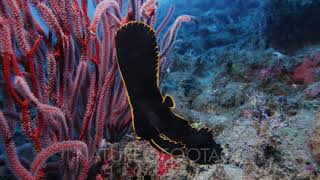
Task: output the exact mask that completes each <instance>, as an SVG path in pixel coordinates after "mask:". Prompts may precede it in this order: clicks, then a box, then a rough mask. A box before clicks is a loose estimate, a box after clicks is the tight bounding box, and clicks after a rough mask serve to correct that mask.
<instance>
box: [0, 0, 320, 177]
mask: <svg viewBox="0 0 320 180" xmlns="http://www.w3.org/2000/svg"><path fill="white" fill-rule="evenodd" d="M319 15H320V1H319V0H198V1H187V0H158V1H156V0H104V1H102V0H81V1H78V0H61V1H57V0H41V1H38V0H0V60H1V61H0V139H1V141H0V179H196V180H200V179H203V180H205V179H236V180H237V179H318V178H319V173H320V172H319V168H320V166H319V165H320V113H319V108H320V103H319V98H320V71H319V69H318V67H319V66H320V46H319V45H320V16H319ZM131 21H140V22H143V23H145V24H148V26H150V27H151V28H153V29H155V33H156V36H157V39H158V44H159V53H160V54H159V55H160V61H159V66H160V67H159V68H160V90H161V93H162V94H164V95H170V96H172V97H173V99H174V102H175V108H174V109H172V111H173V112H174V114H176V115H178V116H181V117H183V118H184V119H185V120H187V121H188V122H189V125H190V126H192V127H193V128H195V129H198V130H199V131H200V129H207V128H208V129H210V130H211V131H210V133H212V139H214V140H215V142H217V143H218V144H219V145H221V147H222V148H223V151H222V155H221V160H219V161H217V162H215V163H214V164H198V163H196V162H194V161H191V160H189V159H188V158H186V157H185V156H179V157H176V156H171V155H170V154H166V153H163V152H161V151H159V150H158V149H156V148H154V147H153V146H151V145H150V143H149V142H148V141H145V140H138V139H137V137H136V134H135V132H134V129H133V127H132V123H131V121H132V114H131V109H130V104H129V102H128V99H127V96H126V89H125V86H124V84H123V82H122V79H121V76H120V73H119V70H118V67H117V63H116V56H117V52H116V49H115V44H114V38H115V36H116V32H117V30H118V29H119V28H120V27H121V26H123V25H125V24H127V23H129V22H131ZM137 63H139V62H137ZM129 68H130V67H129ZM168 126H170V124H168Z"/></svg>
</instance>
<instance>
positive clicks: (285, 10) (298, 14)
mask: <svg viewBox="0 0 320 180" xmlns="http://www.w3.org/2000/svg"><path fill="white" fill-rule="evenodd" d="M266 9H267V12H266V16H267V22H266V37H267V42H268V44H269V45H270V46H272V47H274V48H278V49H282V50H295V49H297V48H301V47H303V46H305V45H307V44H310V43H312V44H314V43H317V42H319V41H320V16H319V11H320V2H319V1H318V0H292V1H284V0H270V2H269V4H268V6H267V7H266Z"/></svg>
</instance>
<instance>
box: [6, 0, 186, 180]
mask: <svg viewBox="0 0 320 180" xmlns="http://www.w3.org/2000/svg"><path fill="white" fill-rule="evenodd" d="M88 4H89V2H88V1H87V0H82V1H81V2H80V1H77V0H61V1H57V0H42V1H39V0H0V58H1V62H0V64H1V65H0V68H1V73H0V79H1V85H0V89H1V93H2V94H3V97H2V99H1V101H0V105H1V110H0V135H1V139H2V142H1V143H2V146H3V147H4V151H3V152H4V154H2V157H5V158H6V159H7V161H6V163H7V164H6V165H7V166H8V167H10V170H11V172H12V173H13V174H14V175H15V176H16V177H18V178H20V179H35V178H40V179H41V178H44V177H45V175H46V172H47V171H48V169H50V170H52V169H54V170H55V171H56V172H58V173H60V174H61V175H63V177H65V178H72V177H73V178H74V177H78V179H86V177H87V172H88V171H89V169H90V167H91V165H92V163H93V159H94V155H95V152H96V150H97V148H98V147H99V145H100V143H101V141H102V139H106V140H108V141H111V142H112V141H116V140H118V139H119V138H120V137H121V135H123V134H124V133H126V132H127V131H130V129H131V124H130V122H131V113H130V107H129V104H128V101H127V97H126V94H125V89H124V86H123V84H122V81H121V78H120V76H119V74H118V69H117V65H116V63H115V57H116V53H115V45H114V43H113V40H114V36H115V32H116V30H117V29H118V28H119V27H120V26H121V25H123V24H125V23H127V22H130V21H140V22H144V23H146V24H148V25H150V26H151V27H153V28H155V29H156V32H157V35H158V34H159V33H160V32H161V31H163V30H164V29H165V27H166V26H167V23H168V20H169V19H170V17H171V15H172V14H173V7H171V8H170V10H168V15H167V16H166V17H165V19H164V20H163V21H161V22H159V23H156V19H157V18H156V14H157V6H158V3H157V2H156V1H155V0H147V1H143V0H130V1H123V0H104V1H100V0H93V2H92V4H94V6H95V11H94V17H93V18H89V16H88ZM124 6H126V7H124ZM34 9H35V11H36V13H37V14H38V15H39V17H40V18H41V21H43V22H44V23H45V24H46V26H47V28H48V29H45V28H44V27H43V26H41V25H40V21H39V19H36V17H35V16H34V14H35V13H34V12H31V10H33V11H34ZM91 19H92V20H91ZM190 19H191V18H190V17H189V16H186V15H184V16H181V17H178V18H177V19H176V21H175V22H174V24H173V25H172V26H170V28H168V30H167V31H166V32H165V33H164V36H163V38H162V42H161V47H160V53H161V63H165V59H166V58H165V57H166V55H167V53H168V52H169V50H170V48H171V47H172V45H173V42H174V39H175V36H176V33H177V30H178V29H179V27H180V25H181V23H182V22H187V21H190ZM156 24H157V26H156V27H155V25H156ZM47 30H48V32H49V33H46V31H47ZM158 41H159V38H158ZM17 126H20V127H21V131H22V134H23V136H24V137H25V138H26V140H27V143H28V144H31V147H32V148H33V150H34V152H35V155H34V157H32V158H31V159H32V161H30V162H29V161H28V160H27V158H23V159H24V160H23V161H21V158H20V159H19V158H18V155H17V154H18V151H19V149H20V148H21V147H16V146H15V139H14V138H13V133H15V131H16V130H17ZM66 151H68V152H69V153H64V152H66ZM57 153H58V154H59V153H60V154H61V155H60V156H59V157H60V160H59V161H56V162H53V164H54V166H53V167H50V168H47V160H48V158H49V157H51V156H53V155H54V154H57ZM74 162H79V163H74ZM51 166H52V164H51ZM62 167H63V168H62Z"/></svg>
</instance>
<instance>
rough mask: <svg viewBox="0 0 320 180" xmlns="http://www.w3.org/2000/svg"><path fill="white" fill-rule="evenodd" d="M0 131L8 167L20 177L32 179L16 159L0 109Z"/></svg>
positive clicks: (9, 132) (9, 134)
mask: <svg viewBox="0 0 320 180" xmlns="http://www.w3.org/2000/svg"><path fill="white" fill-rule="evenodd" d="M0 133H1V137H2V140H3V142H4V144H5V151H6V154H7V158H8V162H9V165H10V168H11V169H12V171H13V172H14V174H15V175H16V176H17V177H18V178H20V179H27V180H32V179H33V176H32V174H31V173H30V172H29V171H28V170H27V169H26V168H24V167H23V166H22V164H21V163H20V161H19V159H18V156H17V153H16V152H17V151H16V148H15V146H14V142H13V138H12V135H11V131H10V129H9V126H8V124H7V122H6V120H5V118H4V116H3V113H2V111H0Z"/></svg>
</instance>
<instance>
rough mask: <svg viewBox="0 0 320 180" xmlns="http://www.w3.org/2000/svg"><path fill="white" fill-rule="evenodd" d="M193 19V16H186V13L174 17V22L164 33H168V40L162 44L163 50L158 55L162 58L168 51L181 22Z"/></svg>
mask: <svg viewBox="0 0 320 180" xmlns="http://www.w3.org/2000/svg"><path fill="white" fill-rule="evenodd" d="M193 20H195V18H194V17H192V16H188V15H182V16H179V17H178V18H177V19H176V21H175V22H174V24H173V25H172V28H171V30H169V31H168V32H167V33H166V35H165V36H167V34H170V35H169V40H168V41H169V42H168V43H167V44H166V43H164V44H163V45H164V46H165V45H166V46H165V47H164V46H163V47H162V48H163V50H162V51H161V54H160V57H161V58H162V57H164V56H165V55H166V54H167V53H168V51H169V50H170V49H171V47H172V45H173V42H174V40H175V38H176V34H177V31H178V30H179V28H180V26H181V24H182V23H183V22H190V21H193Z"/></svg>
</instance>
